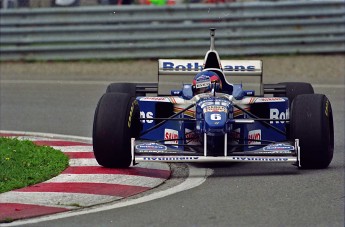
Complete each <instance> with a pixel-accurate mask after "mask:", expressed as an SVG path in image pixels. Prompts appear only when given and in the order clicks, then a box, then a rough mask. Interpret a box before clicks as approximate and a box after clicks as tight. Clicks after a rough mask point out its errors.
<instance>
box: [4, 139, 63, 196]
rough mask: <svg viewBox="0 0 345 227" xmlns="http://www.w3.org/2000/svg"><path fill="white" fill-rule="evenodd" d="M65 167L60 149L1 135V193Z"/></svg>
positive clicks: (23, 185) (54, 173)
mask: <svg viewBox="0 0 345 227" xmlns="http://www.w3.org/2000/svg"><path fill="white" fill-rule="evenodd" d="M67 167H68V157H67V156H66V155H65V154H63V153H62V152H61V151H58V150H55V149H53V148H51V147H47V146H37V145H35V144H34V143H33V142H31V141H21V140H18V139H9V138H4V137H0V193H3V192H6V191H11V190H13V189H18V188H23V187H26V186H29V185H33V184H36V183H39V182H42V181H46V180H49V179H51V178H52V177H54V176H57V175H58V174H59V173H61V172H62V171H63V170H64V169H66V168H67Z"/></svg>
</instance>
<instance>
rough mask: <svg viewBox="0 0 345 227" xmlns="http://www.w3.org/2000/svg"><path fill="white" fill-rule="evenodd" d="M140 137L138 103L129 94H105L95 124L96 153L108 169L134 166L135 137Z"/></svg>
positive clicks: (94, 140) (94, 142) (94, 144)
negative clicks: (133, 147) (132, 150)
mask: <svg viewBox="0 0 345 227" xmlns="http://www.w3.org/2000/svg"><path fill="white" fill-rule="evenodd" d="M139 133H140V122H139V107H138V103H137V101H136V100H135V99H134V98H133V97H131V95H129V94H126V93H105V94H104V95H103V96H102V97H101V99H100V100H99V102H98V105H97V108H96V111H95V116H94V123H93V134H92V139H93V150H94V154H95V158H96V160H97V162H98V163H99V164H100V165H102V166H104V167H114V168H126V167H128V166H129V165H130V163H131V160H132V157H131V147H130V145H131V137H137V136H138V135H139Z"/></svg>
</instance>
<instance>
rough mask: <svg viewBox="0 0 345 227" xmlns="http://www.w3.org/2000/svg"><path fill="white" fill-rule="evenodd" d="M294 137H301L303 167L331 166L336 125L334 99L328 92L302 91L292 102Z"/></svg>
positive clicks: (291, 121)
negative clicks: (331, 99) (328, 96)
mask: <svg viewBox="0 0 345 227" xmlns="http://www.w3.org/2000/svg"><path fill="white" fill-rule="evenodd" d="M291 108H292V110H291V117H290V135H291V139H299V143H300V148H301V152H300V155H301V159H300V164H301V167H302V168H307V169H322V168H327V167H328V165H329V164H330V163H331V161H332V158H333V150H334V127H333V113H332V106H331V103H330V101H329V100H328V98H327V97H326V96H325V95H321V94H306V95H298V96H297V97H296V98H295V99H294V101H293V102H292V107H291Z"/></svg>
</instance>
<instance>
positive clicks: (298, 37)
mask: <svg viewBox="0 0 345 227" xmlns="http://www.w3.org/2000/svg"><path fill="white" fill-rule="evenodd" d="M0 18H1V20H0V25H1V28H0V33H1V36H0V45H1V46H0V60H80V59H132V58H162V57H170V58H173V57H178V58H183V57H200V56H203V55H204V54H205V52H206V51H207V50H208V45H209V33H208V29H209V28H210V27H215V28H217V32H216V49H217V51H218V52H219V54H220V55H221V56H234V55H264V54H298V53H345V41H344V40H345V2H344V1H343V0H328V1H323V0H316V1H315V0H314V1H308V0H302V1H292V0H290V1H280V2H242V3H239V2H233V3H225V4H214V5H210V4H183V5H182V4H181V5H175V6H141V5H129V6H112V7H109V6H92V7H71V8H37V9H11V10H0Z"/></svg>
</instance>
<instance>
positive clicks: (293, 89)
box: [275, 82, 314, 107]
mask: <svg viewBox="0 0 345 227" xmlns="http://www.w3.org/2000/svg"><path fill="white" fill-rule="evenodd" d="M279 84H283V85H285V86H286V90H285V94H277V95H275V97H287V98H288V99H289V102H290V107H291V103H292V102H293V100H294V99H295V98H296V96H298V95H304V94H314V89H313V86H312V85H311V84H310V83H304V82H283V83H279Z"/></svg>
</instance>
